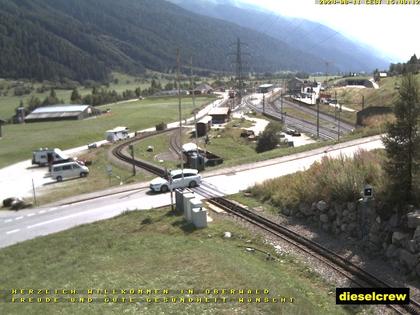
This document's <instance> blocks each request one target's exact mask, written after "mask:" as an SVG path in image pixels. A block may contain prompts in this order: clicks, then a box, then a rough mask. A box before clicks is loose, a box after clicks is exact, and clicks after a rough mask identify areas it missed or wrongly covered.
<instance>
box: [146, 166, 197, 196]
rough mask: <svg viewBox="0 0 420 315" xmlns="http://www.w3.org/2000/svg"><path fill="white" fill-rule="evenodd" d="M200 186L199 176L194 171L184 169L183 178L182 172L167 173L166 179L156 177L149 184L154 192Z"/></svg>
mask: <svg viewBox="0 0 420 315" xmlns="http://www.w3.org/2000/svg"><path fill="white" fill-rule="evenodd" d="M200 184H201V175H200V174H198V171H197V170H195V169H189V168H186V169H184V178H183V177H182V170H172V171H169V174H168V178H167V179H165V178H162V177H157V178H155V179H153V180H152V181H151V182H150V189H151V190H152V191H155V192H163V193H164V192H167V191H168V190H170V189H175V188H185V187H190V188H192V187H196V186H199V185H200Z"/></svg>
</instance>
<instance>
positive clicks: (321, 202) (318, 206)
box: [316, 200, 328, 212]
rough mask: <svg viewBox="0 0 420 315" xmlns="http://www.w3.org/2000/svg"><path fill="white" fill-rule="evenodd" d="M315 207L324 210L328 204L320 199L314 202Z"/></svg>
mask: <svg viewBox="0 0 420 315" xmlns="http://www.w3.org/2000/svg"><path fill="white" fill-rule="evenodd" d="M316 208H317V209H318V210H319V211H322V212H323V211H325V210H327V208H328V204H327V203H326V202H325V201H324V200H320V201H318V203H317V204H316Z"/></svg>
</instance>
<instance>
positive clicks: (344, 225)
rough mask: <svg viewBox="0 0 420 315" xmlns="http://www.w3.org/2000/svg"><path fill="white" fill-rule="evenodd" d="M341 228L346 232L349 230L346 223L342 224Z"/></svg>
mask: <svg viewBox="0 0 420 315" xmlns="http://www.w3.org/2000/svg"><path fill="white" fill-rule="evenodd" d="M340 230H341V231H343V232H345V231H346V230H347V224H345V223H344V224H341V226H340Z"/></svg>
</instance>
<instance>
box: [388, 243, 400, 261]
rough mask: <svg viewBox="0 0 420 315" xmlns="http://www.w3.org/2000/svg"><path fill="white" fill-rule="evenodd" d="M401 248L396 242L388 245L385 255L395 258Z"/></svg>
mask: <svg viewBox="0 0 420 315" xmlns="http://www.w3.org/2000/svg"><path fill="white" fill-rule="evenodd" d="M398 252H399V249H398V248H397V246H395V245H394V244H391V245H389V246H388V248H387V249H386V252H385V256H386V257H388V258H393V257H396V256H397V255H398Z"/></svg>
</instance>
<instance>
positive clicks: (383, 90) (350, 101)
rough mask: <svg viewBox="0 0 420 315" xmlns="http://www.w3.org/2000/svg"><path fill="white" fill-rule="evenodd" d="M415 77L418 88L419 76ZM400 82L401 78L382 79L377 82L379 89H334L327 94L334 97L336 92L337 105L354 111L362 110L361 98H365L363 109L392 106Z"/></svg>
mask: <svg viewBox="0 0 420 315" xmlns="http://www.w3.org/2000/svg"><path fill="white" fill-rule="evenodd" d="M415 77H416V78H417V83H418V84H419V86H420V74H417V75H415ZM400 82H401V76H394V77H388V78H382V79H381V80H380V82H379V89H360V88H334V89H332V91H329V92H330V93H332V95H334V92H335V91H336V92H337V98H338V101H339V103H343V105H345V106H348V107H351V108H354V109H356V110H361V109H362V96H364V98H365V107H369V106H393V104H394V103H395V101H396V100H397V99H398V88H399V85H400Z"/></svg>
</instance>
